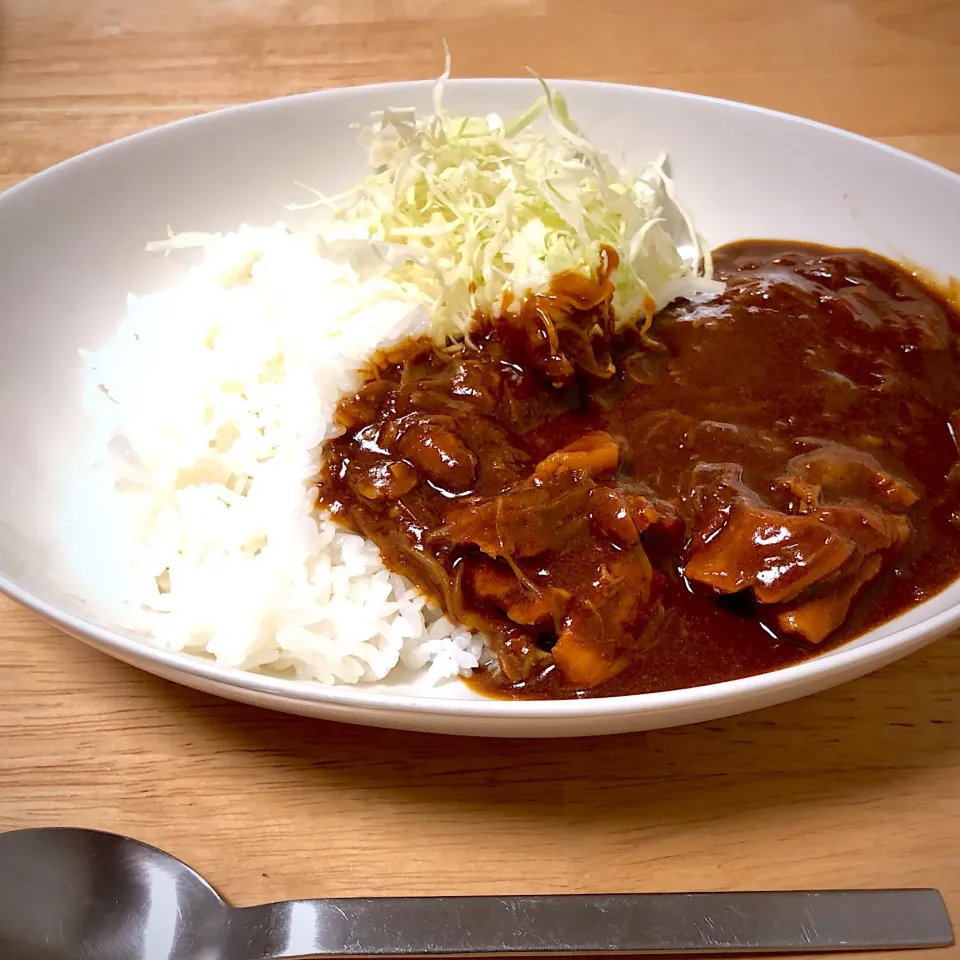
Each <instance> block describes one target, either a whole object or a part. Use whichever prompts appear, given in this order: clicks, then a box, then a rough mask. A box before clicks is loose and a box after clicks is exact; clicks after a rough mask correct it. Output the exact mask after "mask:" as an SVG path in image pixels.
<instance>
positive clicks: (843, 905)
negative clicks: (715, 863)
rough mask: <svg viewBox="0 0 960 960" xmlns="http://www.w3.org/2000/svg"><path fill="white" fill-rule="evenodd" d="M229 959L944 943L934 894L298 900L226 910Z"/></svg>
mask: <svg viewBox="0 0 960 960" xmlns="http://www.w3.org/2000/svg"><path fill="white" fill-rule="evenodd" d="M227 926H228V930H227V934H228V949H227V950H226V951H225V953H224V956H227V957H230V958H235V960H278V958H294V957H301V958H303V957H462V956H472V957H484V956H497V955H503V954H546V953H558V954H569V953H615V954H664V953H686V952H703V953H713V954H723V953H736V954H743V953H750V952H754V953H781V954H784V953H810V952H815V951H823V950H870V949H881V948H883V949H895V948H906V947H939V946H948V945H950V944H952V943H953V934H952V931H951V928H950V920H949V917H948V915H947V911H946V908H945V906H944V904H943V900H942V898H941V897H940V894H939V893H938V892H937V891H936V890H823V891H806V892H800V891H796V892H792V891H788V892H769V893H764V892H753V893H647V894H627V895H613V896H576V895H564V896H540V897H398V898H390V897H385V898H378V899H333V900H298V901H291V902H289V903H274V904H267V905H265V906H260V907H245V908H239V909H236V908H234V909H231V911H230V913H229V920H228V924H227Z"/></svg>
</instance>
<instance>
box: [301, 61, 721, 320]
mask: <svg viewBox="0 0 960 960" xmlns="http://www.w3.org/2000/svg"><path fill="white" fill-rule="evenodd" d="M449 75H450V54H449V51H447V54H446V67H445V70H444V72H443V74H442V75H441V76H440V77H439V79H438V80H437V82H436V84H435V87H434V94H433V104H434V113H433V114H432V115H428V116H423V115H420V114H418V113H417V111H416V110H414V109H413V108H404V109H389V110H384V111H381V112H377V113H375V114H372V115H371V116H370V118H369V119H368V121H367V123H366V124H363V125H361V126H360V130H361V134H360V140H361V143H363V144H364V145H365V146H366V148H367V150H368V154H369V161H370V166H371V168H372V170H373V172H372V173H371V175H370V176H368V177H367V178H366V179H365V180H363V181H362V182H361V183H359V184H358V185H357V186H356V187H354V188H353V189H351V190H349V191H347V192H346V193H345V194H342V195H340V196H338V197H332V198H327V197H324V196H322V195H320V194H318V193H316V191H312V192H314V193H315V194H316V197H317V199H316V200H314V201H313V202H312V203H306V204H299V205H294V208H296V209H305V208H309V207H313V206H318V205H326V206H328V207H329V217H328V218H327V219H326V220H325V222H324V223H323V225H322V226H319V227H318V228H317V231H318V235H319V238H320V240H321V242H322V243H323V244H325V245H326V246H327V248H328V250H330V251H332V250H335V249H336V248H337V247H338V246H341V245H346V247H347V249H348V251H349V252H352V253H353V254H355V255H360V253H361V251H360V249H359V248H360V247H361V246H365V244H370V241H373V243H372V244H371V245H370V246H368V247H367V249H366V255H367V256H368V257H369V255H370V254H371V253H372V254H373V255H374V256H376V257H379V258H380V260H381V261H382V269H383V270H384V271H385V272H386V273H387V274H389V275H392V276H394V277H395V279H397V280H398V281H401V282H404V283H412V284H414V285H416V286H417V287H419V288H420V289H421V290H423V291H424V293H425V294H426V295H427V296H428V297H429V298H430V300H431V301H432V302H433V304H434V323H433V327H432V328H431V332H432V334H433V335H434V336H435V337H437V338H442V337H447V336H458V335H460V334H462V332H463V331H464V329H465V328H466V326H467V325H468V324H469V322H470V320H471V318H472V316H473V314H474V312H475V310H476V309H478V308H479V309H484V310H491V311H494V312H498V311H499V310H500V309H501V307H502V305H503V304H504V303H505V302H507V303H509V302H511V301H513V302H514V303H515V299H516V298H520V297H522V296H523V295H524V294H526V293H529V292H535V291H540V290H543V289H544V288H545V287H546V286H547V285H548V283H549V280H550V278H551V276H553V275H554V274H556V273H559V272H561V271H566V270H575V271H579V272H582V273H585V274H589V273H591V272H593V271H594V270H595V269H596V267H597V264H598V261H599V251H600V246H601V245H602V244H607V245H609V246H611V247H613V248H614V249H615V250H616V251H617V253H618V254H619V257H620V265H619V267H618V269H617V270H616V272H615V273H614V274H613V276H612V279H613V281H614V284H615V287H616V293H615V297H614V308H615V311H616V314H617V316H618V317H619V318H620V320H621V322H628V321H636V322H638V323H640V325H641V327H643V328H645V327H646V326H647V325H648V324H649V320H650V318H651V317H652V315H653V312H654V311H655V310H657V309H660V308H661V307H663V306H664V305H665V304H666V303H667V302H669V301H670V300H671V299H674V298H676V297H680V296H691V295H694V294H697V293H702V292H715V291H716V290H717V289H722V284H718V283H715V282H713V281H712V264H711V261H710V255H709V248H708V247H707V246H706V245H705V244H704V242H703V240H702V238H701V237H700V236H699V234H698V233H697V232H696V230H695V228H694V227H693V224H692V222H691V220H690V218H689V216H688V215H687V214H686V212H685V211H684V210H683V208H682V207H681V206H680V205H679V204H678V203H677V202H676V200H675V198H674V191H673V184H672V182H671V180H670V178H669V177H668V176H667V174H666V173H665V171H664V161H665V158H664V157H660V158H658V159H657V160H656V161H654V162H652V163H649V164H648V165H647V166H646V167H644V168H643V169H642V170H641V171H640V173H639V174H638V175H632V174H630V173H629V172H628V171H626V170H624V169H619V168H618V167H616V166H615V165H614V164H613V163H612V162H611V160H610V159H609V158H608V157H607V156H606V155H605V154H603V153H602V152H601V151H600V150H598V149H597V148H596V147H595V146H593V144H592V143H591V142H590V141H589V140H588V139H587V138H586V137H585V136H584V135H583V134H582V133H581V132H580V130H579V129H578V128H577V126H576V125H575V124H574V122H573V120H572V119H571V118H570V115H569V113H568V110H567V104H566V101H565V100H564V98H563V96H562V95H561V94H559V93H555V92H553V91H551V90H550V88H549V87H548V86H547V84H546V83H545V82H544V81H543V80H542V78H540V77H537V79H538V80H539V82H540V85H541V87H542V88H543V94H542V95H541V96H540V97H539V98H538V99H537V100H536V101H535V102H534V103H533V104H532V105H531V106H530V107H529V108H528V109H527V110H526V111H524V112H523V113H522V114H521V115H520V116H518V117H516V118H514V119H513V120H510V121H504V120H502V119H501V118H500V117H499V116H498V115H496V114H489V115H487V116H486V117H471V116H457V115H455V114H453V113H451V112H450V111H448V110H447V109H445V108H444V106H443V91H444V82H445V81H446V80H447V78H448V77H449ZM539 119H545V120H546V121H547V124H546V129H545V130H543V129H537V122H538V120H539ZM541 126H542V125H541ZM308 189H309V188H308ZM364 242H365V243H364ZM508 291H509V293H510V294H512V295H513V296H512V297H507V298H506V300H505V297H504V295H505V294H506V293H507V292H508ZM508 309H509V307H508Z"/></svg>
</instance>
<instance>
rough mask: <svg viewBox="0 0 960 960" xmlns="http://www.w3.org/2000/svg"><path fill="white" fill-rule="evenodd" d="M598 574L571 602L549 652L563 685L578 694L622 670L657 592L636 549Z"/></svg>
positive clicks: (644, 558)
mask: <svg viewBox="0 0 960 960" xmlns="http://www.w3.org/2000/svg"><path fill="white" fill-rule="evenodd" d="M599 574H600V575H599V576H598V577H597V579H596V580H595V581H594V582H593V583H592V584H590V587H589V588H588V589H585V590H584V589H581V590H580V591H578V595H577V596H575V597H573V598H572V599H571V601H570V603H569V604H568V606H567V610H566V613H565V616H564V619H563V623H562V625H561V628H560V631H559V633H558V635H557V642H556V644H555V645H554V647H553V650H552V651H551V652H552V654H553V659H554V662H555V663H556V665H557V668H558V669H559V670H560V671H561V673H562V674H563V676H564V680H565V681H566V682H567V683H568V684H571V685H573V686H577V687H581V688H589V687H594V686H596V685H597V684H598V683H602V682H603V681H604V680H609V679H610V678H611V677H613V676H615V675H616V674H617V673H619V672H620V671H621V670H622V669H623V667H624V666H625V665H626V662H627V654H628V652H629V651H630V650H631V648H633V647H635V646H636V644H637V641H638V639H639V637H640V635H641V634H642V633H643V627H644V626H645V625H646V620H647V618H648V617H649V616H650V615H651V613H652V610H651V603H650V601H651V599H654V598H653V597H652V596H651V594H652V592H654V591H657V592H658V591H659V587H660V582H659V580H658V579H656V578H654V575H653V568H652V567H651V566H650V561H649V560H648V559H647V556H646V554H645V553H643V551H642V550H639V549H638V550H635V551H631V553H630V554H628V555H625V556H624V557H623V558H622V559H620V560H615V561H613V562H612V563H610V564H609V565H604V566H602V567H601V569H600V571H599ZM656 599H659V597H656ZM641 618H643V619H641Z"/></svg>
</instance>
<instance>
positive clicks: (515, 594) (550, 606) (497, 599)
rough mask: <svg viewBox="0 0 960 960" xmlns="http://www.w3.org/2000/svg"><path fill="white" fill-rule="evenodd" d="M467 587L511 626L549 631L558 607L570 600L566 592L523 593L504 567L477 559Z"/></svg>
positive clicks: (515, 578) (473, 563) (511, 574)
mask: <svg viewBox="0 0 960 960" xmlns="http://www.w3.org/2000/svg"><path fill="white" fill-rule="evenodd" d="M469 577H470V585H471V587H472V589H473V592H474V595H475V596H477V597H479V598H480V599H481V600H487V601H489V602H490V603H492V604H493V605H494V606H495V607H497V608H498V609H500V610H502V611H503V613H504V614H506V616H507V618H508V619H510V620H512V621H513V622H514V623H520V624H523V625H525V626H529V627H539V628H540V629H542V630H549V629H551V628H552V627H553V626H554V617H555V614H556V611H557V609H558V607H559V605H560V604H562V603H564V602H565V601H566V600H568V599H569V596H570V595H569V593H567V592H566V591H557V590H555V589H554V588H544V589H542V590H536V589H530V588H529V587H527V588H526V589H525V584H522V583H521V582H520V581H519V580H518V579H517V577H516V574H515V573H514V572H513V571H512V570H511V569H510V568H509V567H508V566H506V565H505V564H501V563H498V562H496V561H493V560H489V559H487V558H486V557H478V558H477V559H476V560H474V561H472V562H471V563H470V573H469Z"/></svg>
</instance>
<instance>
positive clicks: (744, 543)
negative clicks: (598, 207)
mask: <svg viewBox="0 0 960 960" xmlns="http://www.w3.org/2000/svg"><path fill="white" fill-rule="evenodd" d="M845 476H849V474H845ZM694 477H695V500H696V504H697V511H698V514H699V528H698V533H697V535H696V536H695V537H694V539H693V541H692V545H691V547H690V551H689V559H688V561H687V564H686V566H685V568H684V574H685V576H686V577H687V579H689V580H693V581H695V582H698V583H702V584H704V585H706V586H708V587H711V588H712V589H714V590H716V591H718V592H720V593H737V592H739V591H741V590H749V591H751V593H752V594H753V596H754V597H755V598H756V600H757V601H758V602H759V603H761V604H765V605H778V606H781V607H782V608H783V609H781V611H780V612H778V613H777V617H776V619H777V623H778V625H779V626H780V628H781V629H783V630H785V631H787V632H789V633H794V634H796V635H799V636H801V637H803V638H804V639H806V640H808V641H809V642H811V643H819V642H821V641H822V640H823V639H824V638H825V637H826V636H827V635H828V634H829V633H831V632H832V631H833V630H835V629H836V628H837V627H839V626H840V625H841V624H842V623H843V621H844V619H845V617H846V615H847V613H848V612H849V609H850V606H851V604H852V603H853V601H854V600H855V598H856V596H857V595H858V594H859V592H860V591H861V590H862V589H863V588H864V587H865V586H866V585H867V584H869V583H870V582H871V581H873V580H874V579H876V577H877V576H879V574H880V573H881V572H882V570H883V568H884V566H885V565H886V564H887V563H889V562H892V560H893V559H894V558H895V557H896V556H897V554H899V552H900V551H901V550H902V548H903V547H904V545H905V544H906V543H907V541H908V540H909V538H910V532H911V527H910V522H909V521H908V520H907V518H906V517H904V516H903V515H902V514H898V513H891V512H888V511H886V510H883V509H882V508H881V507H879V506H876V505H873V504H869V503H862V502H860V503H858V502H855V501H852V500H845V501H844V502H843V503H840V504H837V505H832V506H823V507H816V508H815V507H814V503H807V504H805V508H806V509H805V510H804V511H803V512H801V513H794V514H790V513H784V512H783V511H780V510H776V509H775V508H773V507H771V506H770V505H769V504H767V503H765V502H763V501H762V500H761V499H760V497H759V496H758V495H757V494H756V493H755V492H754V491H752V490H750V489H749V488H748V487H747V486H746V485H745V484H744V483H743V480H742V478H741V476H740V472H739V468H738V467H736V466H735V465H733V464H720V465H717V464H709V465H701V466H700V467H698V468H697V470H696V471H695V472H694ZM817 477H818V479H822V478H826V477H827V474H826V473H821V474H818V475H817ZM831 482H832V481H831ZM871 489H874V490H875V489H876V488H875V487H874V488H871ZM889 489H890V487H889V486H884V487H883V490H882V491H881V495H883V491H886V490H889ZM815 502H816V503H819V495H818V496H817V499H816V501H815Z"/></svg>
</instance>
